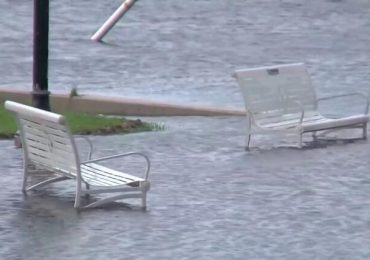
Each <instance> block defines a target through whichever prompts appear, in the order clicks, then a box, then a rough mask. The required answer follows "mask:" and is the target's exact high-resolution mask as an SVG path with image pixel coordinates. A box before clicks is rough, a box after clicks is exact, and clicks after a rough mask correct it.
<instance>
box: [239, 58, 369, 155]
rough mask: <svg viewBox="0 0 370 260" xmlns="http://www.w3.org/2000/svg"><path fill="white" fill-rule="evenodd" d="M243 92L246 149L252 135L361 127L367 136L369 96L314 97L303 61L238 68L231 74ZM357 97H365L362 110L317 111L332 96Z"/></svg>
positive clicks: (359, 94)
mask: <svg viewBox="0 0 370 260" xmlns="http://www.w3.org/2000/svg"><path fill="white" fill-rule="evenodd" d="M234 76H235V77H236V79H237V81H238V84H239V86H240V88H241V92H242V94H243V98H244V102H245V107H246V110H247V133H246V134H247V140H246V148H247V149H249V146H250V141H251V136H252V134H263V133H273V132H293V133H297V134H298V135H299V147H302V135H303V134H304V133H307V132H312V133H313V137H314V138H315V137H316V132H319V131H323V130H331V129H338V128H362V130H363V132H362V138H364V139H366V137H367V123H368V121H369V116H368V110H369V99H368V97H367V95H365V94H364V93H360V92H358V93H357V92H356V93H349V94H343V95H336V96H331V97H325V98H320V99H317V98H316V93H315V90H314V88H313V86H312V84H311V80H310V76H309V74H308V72H307V70H306V66H305V64H303V63H295V64H286V65H278V66H271V67H260V68H253V69H243V70H237V71H236V72H235V74H234ZM345 96H360V97H362V98H364V101H365V102H364V113H363V114H358V115H353V116H348V117H342V118H328V117H325V116H323V115H322V114H320V112H319V111H318V102H319V101H321V100H327V99H331V98H339V97H345Z"/></svg>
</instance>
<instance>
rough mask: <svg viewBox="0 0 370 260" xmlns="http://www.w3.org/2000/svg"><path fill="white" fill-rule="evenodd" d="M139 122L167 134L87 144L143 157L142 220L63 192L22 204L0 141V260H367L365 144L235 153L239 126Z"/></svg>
mask: <svg viewBox="0 0 370 260" xmlns="http://www.w3.org/2000/svg"><path fill="white" fill-rule="evenodd" d="M143 120H145V121H148V120H149V121H150V120H153V121H155V122H159V123H163V124H164V125H166V127H167V128H166V130H165V131H161V132H145V133H137V134H129V135H112V136H92V139H93V142H94V147H95V149H96V153H95V156H99V155H101V154H107V153H112V154H114V153H119V152H125V151H131V150H141V151H144V152H146V153H147V154H149V156H150V157H151V159H152V162H153V164H152V173H151V183H152V189H151V190H150V192H149V193H148V210H147V211H141V210H138V209H137V208H136V209H130V208H128V207H125V206H124V205H122V204H114V205H113V206H112V207H107V208H104V209H94V210H90V211H85V212H81V213H78V212H76V210H75V209H74V208H73V202H74V187H73V185H68V184H71V183H56V184H53V185H50V186H48V187H45V189H42V190H40V191H38V192H33V193H31V194H29V196H27V197H24V196H23V195H22V193H21V190H20V187H21V182H22V154H21V150H20V149H14V146H13V142H12V141H9V140H7V141H0V147H1V149H0V157H1V159H2V160H1V161H2V163H1V164H0V172H1V175H2V177H1V187H2V188H1V189H0V200H1V204H0V212H1V216H0V258H1V259H25V258H27V259H29V260H39V259H49V258H53V259H55V260H62V259H145V260H147V259H174V258H176V259H212V260H213V259H284V260H285V259H307V260H310V259H369V258H370V248H369V244H370V228H369V216H370V193H369V191H370V174H369V168H370V142H369V141H366V140H359V141H356V142H353V143H344V144H342V143H340V142H338V143H328V144H326V145H325V144H323V145H322V146H320V147H318V148H306V149H301V150H300V149H296V148H294V147H287V146H288V145H289V144H291V143H294V144H295V143H296V140H295V139H294V138H292V140H289V139H286V138H284V139H278V138H275V139H265V137H263V138H264V139H262V137H261V138H255V139H253V141H254V144H253V145H254V146H255V145H258V146H259V147H260V148H259V149H257V148H252V150H251V152H245V151H244V138H245V135H244V131H243V127H244V120H243V118H240V117H167V118H143ZM266 138H267V137H266ZM85 145H86V143H85V142H83V140H81V141H80V140H79V139H78V146H79V147H81V150H82V151H87V147H85ZM112 163H115V165H121V164H122V161H121V160H118V161H117V162H113V161H112ZM112 166H113V165H112ZM35 248H37V250H35Z"/></svg>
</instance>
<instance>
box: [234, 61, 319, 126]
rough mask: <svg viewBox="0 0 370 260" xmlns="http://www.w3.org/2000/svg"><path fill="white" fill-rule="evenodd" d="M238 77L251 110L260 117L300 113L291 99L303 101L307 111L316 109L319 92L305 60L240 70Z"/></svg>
mask: <svg viewBox="0 0 370 260" xmlns="http://www.w3.org/2000/svg"><path fill="white" fill-rule="evenodd" d="M235 74H236V78H237V81H238V83H239V86H240V88H241V91H242V94H243V98H244V101H245V106H246V109H247V110H248V111H250V112H251V113H253V114H254V115H255V117H256V118H257V119H259V118H267V119H268V118H271V119H273V118H275V117H281V116H282V115H285V114H297V116H299V114H300V108H299V106H297V105H296V104H294V103H292V102H291V101H289V100H296V101H298V102H300V103H301V104H302V105H303V107H304V109H305V111H314V110H316V109H317V103H316V102H317V101H316V94H315V90H314V89H313V86H312V84H311V80H310V77H309V74H308V72H307V70H306V67H305V65H304V64H303V63H296V64H287V65H280V66H271V67H262V68H256V69H245V70H237V71H236V73H235Z"/></svg>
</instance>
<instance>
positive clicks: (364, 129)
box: [362, 124, 367, 139]
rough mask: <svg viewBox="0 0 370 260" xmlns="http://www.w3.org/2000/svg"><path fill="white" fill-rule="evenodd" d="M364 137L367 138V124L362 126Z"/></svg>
mask: <svg viewBox="0 0 370 260" xmlns="http://www.w3.org/2000/svg"><path fill="white" fill-rule="evenodd" d="M362 138H364V139H367V124H364V127H363V128H362Z"/></svg>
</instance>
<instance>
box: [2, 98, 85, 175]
mask: <svg viewBox="0 0 370 260" xmlns="http://www.w3.org/2000/svg"><path fill="white" fill-rule="evenodd" d="M5 108H6V109H8V110H10V111H12V112H14V113H15V115H16V118H17V124H18V129H19V131H20V134H21V138H22V145H23V149H24V156H25V162H26V163H32V164H34V165H36V166H39V167H42V168H46V169H56V168H58V169H59V170H61V171H62V172H64V174H65V175H66V176H69V177H75V176H76V175H77V167H78V165H79V158H78V153H77V150H76V146H75V143H74V140H73V137H72V135H71V133H70V131H69V127H68V125H67V123H66V121H65V118H64V117H63V116H62V115H58V114H55V113H52V112H48V111H44V110H41V109H37V108H34V107H30V106H26V105H23V104H19V103H16V102H12V101H6V102H5Z"/></svg>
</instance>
